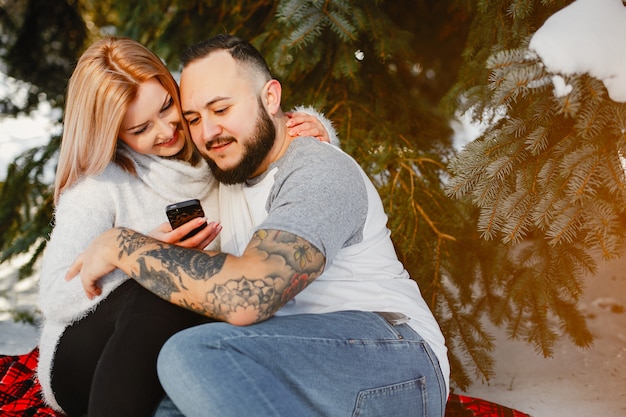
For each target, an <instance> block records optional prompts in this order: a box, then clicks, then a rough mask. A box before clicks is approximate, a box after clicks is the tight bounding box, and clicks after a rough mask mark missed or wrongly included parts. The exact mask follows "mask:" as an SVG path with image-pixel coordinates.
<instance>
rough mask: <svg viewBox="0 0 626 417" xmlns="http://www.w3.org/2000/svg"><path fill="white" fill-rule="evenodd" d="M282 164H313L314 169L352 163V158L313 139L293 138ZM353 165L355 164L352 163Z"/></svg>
mask: <svg viewBox="0 0 626 417" xmlns="http://www.w3.org/2000/svg"><path fill="white" fill-rule="evenodd" d="M284 158H285V160H284V162H285V163H289V164H296V165H304V164H315V165H314V166H315V167H322V166H332V165H337V164H339V165H344V164H346V163H347V162H348V161H351V162H354V160H353V159H352V157H351V156H350V155H348V154H347V153H345V152H344V151H342V150H341V149H340V148H338V147H336V146H334V145H330V144H328V143H325V142H320V141H319V140H317V139H316V138H313V137H298V138H295V139H294V140H293V141H292V142H291V144H290V145H289V148H288V149H287V152H286V153H285V155H284ZM354 164H356V163H355V162H354Z"/></svg>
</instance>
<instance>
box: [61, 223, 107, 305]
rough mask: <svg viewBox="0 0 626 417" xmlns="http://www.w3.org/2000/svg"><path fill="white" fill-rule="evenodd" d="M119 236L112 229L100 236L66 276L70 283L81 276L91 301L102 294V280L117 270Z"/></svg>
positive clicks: (80, 256)
mask: <svg viewBox="0 0 626 417" xmlns="http://www.w3.org/2000/svg"><path fill="white" fill-rule="evenodd" d="M117 235H118V231H117V230H116V229H110V230H108V231H106V232H104V233H103V234H101V235H100V236H98V237H97V238H96V239H95V240H94V241H93V242H91V244H90V245H89V246H88V247H87V249H86V250H85V251H84V252H83V253H81V254H80V255H78V258H76V260H75V261H74V263H73V264H72V266H71V267H70V269H69V270H68V271H67V274H66V275H65V279H66V280H68V281H69V280H71V279H73V278H74V277H76V275H78V274H80V279H81V281H82V284H83V288H84V289H85V293H86V294H87V297H89V299H90V300H91V299H93V298H94V297H96V296H98V295H100V294H101V293H102V289H101V288H100V287H99V286H98V281H99V280H100V278H102V277H103V276H105V275H106V274H108V273H109V272H111V271H113V270H114V269H115V268H116V265H115V259H116V258H117V256H116V255H115V252H116V249H115V239H116V237H117Z"/></svg>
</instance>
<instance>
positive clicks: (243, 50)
mask: <svg viewBox="0 0 626 417" xmlns="http://www.w3.org/2000/svg"><path fill="white" fill-rule="evenodd" d="M220 50H225V51H228V53H229V54H230V56H232V57H233V59H234V60H235V61H238V62H241V63H243V64H246V65H248V66H250V67H253V68H254V69H255V70H257V71H258V72H260V73H261V74H262V75H263V76H264V77H265V78H266V79H267V80H270V79H272V73H271V71H270V68H269V66H268V65H267V62H265V59H264V58H263V55H261V53H260V52H259V51H258V50H257V49H256V48H255V47H254V46H253V45H252V44H251V43H249V42H246V41H244V40H243V39H239V38H238V37H236V36H233V35H229V34H226V33H222V34H219V35H215V36H213V37H211V38H209V39H206V40H203V41H200V42H198V43H196V44H194V45H191V46H190V47H188V48H187V49H185V50H184V51H183V52H182V53H181V54H180V62H181V64H182V66H183V68H185V67H186V66H187V65H189V64H190V63H192V62H193V61H196V60H198V59H202V58H204V57H206V56H208V55H209V54H211V53H212V52H215V51H220Z"/></svg>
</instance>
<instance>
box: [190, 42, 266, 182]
mask: <svg viewBox="0 0 626 417" xmlns="http://www.w3.org/2000/svg"><path fill="white" fill-rule="evenodd" d="M257 90H260V87H258V86H256V85H255V83H254V82H253V81H252V80H250V79H249V77H247V76H246V72H245V71H243V70H238V68H237V64H236V62H235V61H234V60H233V59H232V58H231V57H230V55H229V54H228V53H227V52H224V51H219V52H214V53H212V54H211V55H209V56H208V57H206V58H203V59H201V60H198V61H196V62H193V63H191V64H189V65H188V66H187V67H185V69H184V70H183V72H182V74H181V81H180V93H181V103H182V107H183V115H184V117H185V119H186V120H187V122H188V124H189V129H190V131H191V137H192V139H193V141H194V143H195V144H196V146H197V148H198V149H199V151H200V152H201V153H202V155H203V156H204V157H205V159H207V161H209V165H210V166H211V169H212V171H213V173H214V174H215V177H216V178H217V179H218V180H219V181H220V182H224V183H227V184H233V183H238V182H243V181H245V180H246V179H248V178H251V177H254V176H256V175H259V174H260V173H262V172H263V170H264V169H265V168H266V167H263V162H264V160H265V159H266V156H267V155H268V152H269V151H270V149H271V148H272V146H273V144H274V140H275V136H276V131H275V127H274V124H273V122H272V119H271V118H270V116H269V115H268V113H267V111H266V110H265V108H264V107H263V105H262V102H261V100H260V98H259V93H260V91H257Z"/></svg>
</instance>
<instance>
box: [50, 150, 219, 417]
mask: <svg viewBox="0 0 626 417" xmlns="http://www.w3.org/2000/svg"><path fill="white" fill-rule="evenodd" d="M120 146H121V147H123V149H122V152H124V153H126V154H127V155H128V156H129V157H130V158H131V159H132V160H133V161H134V162H135V164H136V167H137V175H136V176H135V175H133V174H130V173H128V172H126V171H124V170H122V169H121V168H120V167H119V166H117V165H116V164H113V163H112V164H110V165H109V166H108V167H107V168H106V169H105V171H104V172H103V173H102V174H100V175H97V176H91V177H87V178H84V179H82V180H81V181H79V182H78V183H77V184H75V185H73V186H72V187H71V188H69V189H68V190H66V191H64V192H63V194H62V195H61V197H60V199H59V204H58V205H57V207H56V211H55V225H54V229H53V232H52V235H51V237H50V241H49V243H48V246H47V248H46V252H45V254H44V258H43V264H42V268H41V275H40V278H39V307H40V309H41V311H42V313H43V317H44V321H43V327H42V332H41V339H40V341H39V355H40V356H39V366H38V377H39V381H40V383H41V386H42V388H43V393H44V397H45V400H46V401H47V402H48V404H50V406H52V407H53V408H55V409H57V410H60V407H59V405H58V403H57V402H56V400H55V398H54V395H53V393H52V388H51V375H50V372H51V368H52V361H53V358H54V353H55V350H56V346H57V343H58V341H59V338H60V336H61V335H62V334H63V331H64V330H65V328H66V327H67V326H69V325H70V324H72V323H74V322H76V321H78V320H80V319H81V318H83V317H85V315H87V314H88V313H89V312H90V311H92V310H93V309H94V308H95V307H96V305H97V304H98V303H99V302H100V301H102V300H103V299H104V298H106V297H107V295H109V294H110V293H111V291H112V290H114V289H115V288H116V287H118V286H119V285H120V284H121V283H122V282H124V281H125V280H126V279H128V277H127V276H126V275H124V274H123V273H122V272H121V271H120V270H115V271H113V272H112V273H110V274H109V275H107V276H106V277H105V278H104V279H103V280H102V281H100V284H101V285H102V290H103V291H102V295H101V296H99V297H97V298H96V299H94V300H89V299H88V298H87V296H86V295H85V292H84V291H83V288H82V286H81V281H80V279H78V278H76V279H73V280H71V281H69V282H67V281H65V279H64V277H65V274H66V272H67V270H68V269H69V267H70V265H71V264H72V262H73V261H74V260H75V259H76V257H77V256H78V255H79V254H80V253H81V252H82V251H84V250H85V248H86V247H87V246H88V245H89V243H91V241H92V240H93V239H94V238H96V237H97V236H98V235H100V234H101V233H102V232H104V231H106V230H108V229H110V228H111V227H117V226H125V227H130V228H132V229H133V230H136V231H138V232H142V233H147V232H149V231H151V230H153V229H154V228H155V227H157V226H158V225H160V224H161V223H163V222H166V221H167V217H166V215H165V206H166V205H168V204H172V203H176V202H179V201H183V200H187V199H190V198H197V199H199V200H200V201H201V202H202V206H203V208H204V212H205V214H206V216H207V217H208V219H209V221H213V220H219V213H218V205H217V184H216V181H215V180H214V178H213V176H212V175H211V173H210V171H209V169H208V167H207V165H206V163H205V162H204V161H202V162H201V163H200V164H198V166H196V167H194V166H191V165H189V164H187V163H184V162H181V161H176V160H173V159H164V158H160V157H157V156H151V155H141V154H138V153H136V152H133V151H132V150H130V149H129V148H128V147H125V146H124V145H120ZM211 246H214V244H212V245H211Z"/></svg>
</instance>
